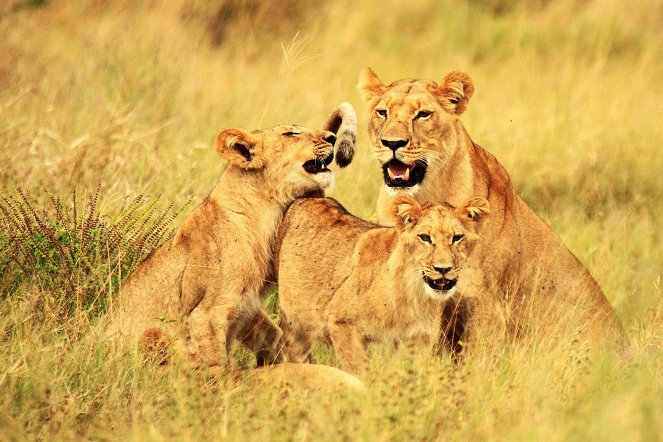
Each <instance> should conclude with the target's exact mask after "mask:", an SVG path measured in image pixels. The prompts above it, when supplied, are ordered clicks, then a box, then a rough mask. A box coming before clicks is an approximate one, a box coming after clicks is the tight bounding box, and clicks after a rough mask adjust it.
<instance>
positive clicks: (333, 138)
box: [322, 132, 336, 145]
mask: <svg viewBox="0 0 663 442" xmlns="http://www.w3.org/2000/svg"><path fill="white" fill-rule="evenodd" d="M322 139H323V140H325V141H326V142H328V143H329V144H331V145H333V144H334V143H335V142H336V135H334V134H333V133H332V132H328V133H327V134H326V135H325V136H324V137H322Z"/></svg>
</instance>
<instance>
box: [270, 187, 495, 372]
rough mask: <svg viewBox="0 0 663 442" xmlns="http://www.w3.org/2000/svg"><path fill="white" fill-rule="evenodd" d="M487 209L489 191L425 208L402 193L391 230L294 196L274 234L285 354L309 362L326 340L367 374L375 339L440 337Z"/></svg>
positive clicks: (346, 364) (347, 363) (347, 365)
mask: <svg viewBox="0 0 663 442" xmlns="http://www.w3.org/2000/svg"><path fill="white" fill-rule="evenodd" d="M489 211H490V207H489V204H488V201H487V200H485V199H484V198H471V199H469V200H468V201H466V202H465V203H463V204H462V205H461V206H460V207H458V208H454V207H451V206H449V205H445V204H426V205H424V206H423V207H422V206H421V205H419V203H417V202H416V201H415V200H414V199H412V198H410V197H408V196H405V195H399V196H398V197H396V198H394V199H393V201H392V203H391V213H392V215H393V218H394V221H395V227H393V228H392V227H380V226H377V225H375V224H371V223H368V222H366V221H362V220H360V219H359V218H356V217H354V216H352V215H350V214H349V213H347V212H346V211H345V209H343V207H341V205H340V204H338V203H337V202H336V201H334V200H331V199H319V198H316V199H302V200H298V201H296V202H295V203H294V204H293V205H292V206H291V207H290V209H289V210H288V212H287V214H286V216H285V218H284V220H283V223H282V225H281V228H280V230H279V237H278V239H277V253H278V255H277V259H276V263H277V266H278V267H277V272H278V284H279V300H280V305H281V327H282V329H283V332H284V341H285V347H286V348H285V354H286V358H287V359H288V360H289V361H294V362H301V361H304V360H306V359H308V358H309V357H310V351H311V341H312V340H313V339H320V338H324V339H326V340H331V343H332V344H333V346H334V349H335V350H336V353H337V356H338V358H339V359H340V361H341V364H342V368H343V369H344V370H347V371H349V372H351V373H358V374H361V373H363V372H364V371H365V369H366V368H367V367H368V354H367V351H366V342H367V341H369V340H387V339H390V340H395V339H399V338H406V337H409V336H411V335H414V334H418V335H424V336H429V337H432V338H434V339H431V341H435V340H436V339H437V336H438V333H439V331H440V321H441V312H442V307H443V303H444V301H445V300H447V299H449V298H450V297H452V296H453V295H454V293H455V292H456V290H457V287H458V285H459V284H462V283H466V287H467V285H470V284H471V282H470V281H469V280H471V279H472V277H473V275H472V274H471V273H472V272H471V270H470V269H469V268H468V267H469V265H468V262H467V260H468V257H469V255H470V254H471V252H472V249H473V248H474V244H475V242H476V240H477V239H478V234H477V232H478V229H479V227H480V220H482V219H483V218H484V217H485V215H486V214H488V213H489ZM461 290H462V288H461Z"/></svg>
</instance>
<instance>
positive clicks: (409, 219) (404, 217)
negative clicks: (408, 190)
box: [391, 195, 422, 230]
mask: <svg viewBox="0 0 663 442" xmlns="http://www.w3.org/2000/svg"><path fill="white" fill-rule="evenodd" d="M421 212H422V208H421V205H420V204H419V203H418V202H417V201H416V200H415V199H414V198H411V197H409V196H407V195H398V196H396V197H395V198H394V199H392V200H391V214H392V217H393V220H394V226H395V227H396V228H397V229H398V230H402V229H403V228H404V227H406V226H407V225H409V224H412V223H415V222H417V221H418V220H419V218H420V217H421Z"/></svg>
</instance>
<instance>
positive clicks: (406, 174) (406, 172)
mask: <svg viewBox="0 0 663 442" xmlns="http://www.w3.org/2000/svg"><path fill="white" fill-rule="evenodd" d="M409 179H410V168H409V167H406V168H405V173H404V174H403V181H408V180H409Z"/></svg>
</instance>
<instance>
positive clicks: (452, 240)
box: [451, 234, 465, 244]
mask: <svg viewBox="0 0 663 442" xmlns="http://www.w3.org/2000/svg"><path fill="white" fill-rule="evenodd" d="M464 237H465V235H460V234H459V235H454V236H452V237H451V244H456V243H457V242H458V241H460V240H461V239H463V238H464Z"/></svg>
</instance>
